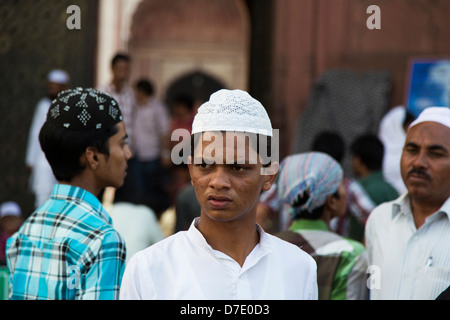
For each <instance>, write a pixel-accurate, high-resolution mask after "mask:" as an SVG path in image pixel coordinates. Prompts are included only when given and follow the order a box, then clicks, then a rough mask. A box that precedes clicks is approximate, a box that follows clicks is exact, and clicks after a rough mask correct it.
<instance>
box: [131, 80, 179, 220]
mask: <svg viewBox="0 0 450 320" xmlns="http://www.w3.org/2000/svg"><path fill="white" fill-rule="evenodd" d="M135 94H136V107H135V110H134V113H133V129H134V134H133V138H132V143H131V144H132V145H133V146H134V148H133V150H134V152H133V153H134V158H133V159H132V160H131V161H130V162H129V168H130V169H131V172H130V173H131V175H132V176H130V178H131V180H132V183H133V189H134V192H133V196H134V197H136V199H135V201H133V202H134V203H138V204H145V205H147V206H149V207H150V208H152V209H153V210H154V211H155V212H156V213H157V215H159V214H161V212H163V211H164V210H165V209H167V208H168V207H169V195H168V193H167V191H166V190H165V189H164V188H163V186H164V183H163V182H164V179H165V176H166V174H165V172H164V168H163V167H162V164H161V152H162V146H163V143H164V141H163V139H165V138H166V136H167V135H168V132H169V123H170V118H169V113H168V111H167V109H166V106H165V105H163V104H162V103H161V102H160V101H159V100H158V99H157V98H156V97H155V95H154V87H153V84H152V83H150V81H149V80H147V79H141V80H139V81H137V82H136V85H135Z"/></svg>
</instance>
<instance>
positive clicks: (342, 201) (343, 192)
mask: <svg viewBox="0 0 450 320" xmlns="http://www.w3.org/2000/svg"><path fill="white" fill-rule="evenodd" d="M337 192H338V194H339V197H338V198H336V197H333V200H334V202H335V210H334V214H333V217H343V216H344V215H345V213H346V212H347V188H346V187H345V183H344V180H342V181H341V183H340V184H339V187H338V190H337Z"/></svg>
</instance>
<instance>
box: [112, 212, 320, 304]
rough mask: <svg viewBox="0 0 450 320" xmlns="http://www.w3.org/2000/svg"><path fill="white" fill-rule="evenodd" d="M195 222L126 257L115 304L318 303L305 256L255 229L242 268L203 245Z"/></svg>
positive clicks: (311, 269) (312, 264) (311, 268)
mask: <svg viewBox="0 0 450 320" xmlns="http://www.w3.org/2000/svg"><path fill="white" fill-rule="evenodd" d="M198 219H199V218H197V219H196V220H194V221H193V222H192V225H191V227H190V228H189V230H188V231H181V232H178V233H176V234H175V235H173V236H171V237H169V238H167V239H165V240H163V241H160V242H158V243H156V244H154V245H153V246H151V247H149V248H147V249H145V250H143V251H141V252H139V253H138V254H135V255H134V256H133V257H132V258H131V260H130V262H129V263H128V265H127V268H126V271H125V275H124V277H123V279H122V287H121V290H120V299H132V300H136V299H165V300H185V299H187V300H195V299H199V300H205V299H215V300H229V299H230V300H231V299H238V300H252V299H268V300H271V299H302V300H303V299H317V283H316V266H315V262H314V260H312V259H311V258H310V256H309V255H308V254H307V253H305V252H304V251H302V250H301V249H299V248H298V247H296V246H293V245H291V244H289V243H287V242H285V241H283V240H280V239H278V238H276V237H274V236H272V235H270V234H267V233H265V232H264V231H263V230H262V229H259V233H260V241H259V244H258V245H257V246H256V247H255V248H254V249H253V251H252V252H251V253H250V254H249V255H248V256H247V259H246V260H245V263H244V265H243V266H242V267H241V266H240V265H239V264H238V263H237V262H236V261H234V260H233V259H231V258H230V257H229V256H227V255H226V254H224V253H222V252H220V251H217V250H214V249H213V248H212V247H211V246H210V245H209V244H208V243H207V242H206V240H205V238H204V237H203V236H202V234H201V233H200V232H199V231H198V229H197V228H196V227H195V224H196V222H198Z"/></svg>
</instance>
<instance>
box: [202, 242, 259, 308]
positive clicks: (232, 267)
mask: <svg viewBox="0 0 450 320" xmlns="http://www.w3.org/2000/svg"><path fill="white" fill-rule="evenodd" d="M211 250H212V253H213V254H214V256H215V258H216V259H217V260H218V261H219V262H220V263H221V264H222V265H223V266H224V267H225V269H226V270H227V271H228V272H229V273H230V276H232V277H233V279H234V283H235V297H236V299H238V300H250V299H254V298H255V297H253V296H252V291H251V285H250V281H249V278H248V271H249V270H250V269H251V268H253V267H254V266H255V265H256V264H257V263H258V262H259V261H260V260H261V259H262V258H263V257H264V256H265V255H266V254H267V252H266V251H264V250H263V249H262V248H261V245H260V244H259V243H258V244H257V245H256V246H255V248H253V250H252V251H251V252H250V254H249V255H248V256H247V258H246V259H245V261H244V264H243V265H242V267H241V266H240V265H239V263H238V262H237V261H235V260H234V259H232V258H231V257H230V256H228V255H226V254H225V253H223V252H220V251H217V250H214V249H211Z"/></svg>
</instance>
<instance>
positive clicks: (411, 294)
mask: <svg viewBox="0 0 450 320" xmlns="http://www.w3.org/2000/svg"><path fill="white" fill-rule="evenodd" d="M366 246H367V251H368V253H369V260H370V264H371V270H373V273H372V274H371V276H370V279H369V280H368V284H370V289H371V292H370V295H371V296H370V298H371V299H407V300H410V299H435V298H436V297H437V296H438V295H439V294H440V293H441V292H442V291H444V290H445V289H446V288H447V287H448V286H449V285H450V198H449V199H447V201H446V202H445V203H444V204H443V205H442V207H441V208H440V209H439V210H438V211H437V212H435V213H433V214H432V215H430V216H429V217H427V219H426V220H425V223H424V224H423V225H422V226H421V227H420V228H419V229H417V228H416V225H415V223H414V217H413V214H412V211H411V205H410V198H409V196H408V194H407V193H405V194H404V195H402V196H400V197H399V198H398V199H396V200H394V201H390V202H386V203H383V204H381V205H379V206H378V207H377V208H375V210H374V211H373V212H372V213H371V214H370V216H369V219H368V221H367V224H366Z"/></svg>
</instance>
